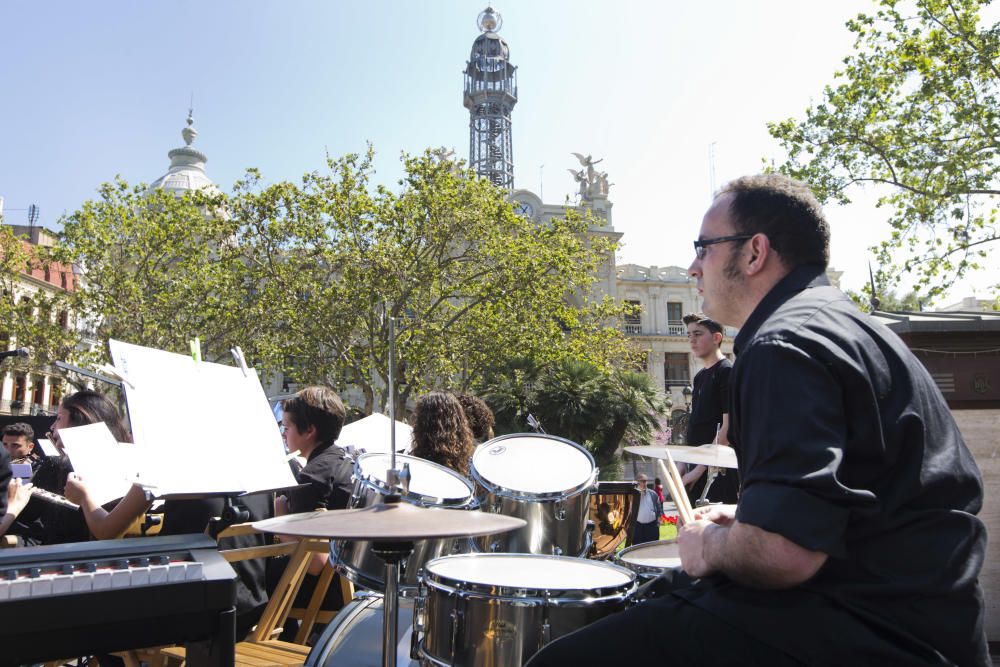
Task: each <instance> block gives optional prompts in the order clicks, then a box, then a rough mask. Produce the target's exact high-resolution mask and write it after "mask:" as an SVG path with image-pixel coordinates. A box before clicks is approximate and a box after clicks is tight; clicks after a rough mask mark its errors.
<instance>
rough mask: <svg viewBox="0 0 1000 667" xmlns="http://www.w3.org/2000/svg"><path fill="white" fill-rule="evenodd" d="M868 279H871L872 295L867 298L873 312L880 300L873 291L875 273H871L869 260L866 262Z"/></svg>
mask: <svg viewBox="0 0 1000 667" xmlns="http://www.w3.org/2000/svg"><path fill="white" fill-rule="evenodd" d="M868 280H870V281H871V288H872V295H871V298H870V299H869V300H868V303H870V304H871V306H872V312H874V311H876V310H878V307H879V306H880V305H881V303H882V302H881V301H879V298H878V294H877V293H876V292H875V274H874V273H872V263H871V262H868Z"/></svg>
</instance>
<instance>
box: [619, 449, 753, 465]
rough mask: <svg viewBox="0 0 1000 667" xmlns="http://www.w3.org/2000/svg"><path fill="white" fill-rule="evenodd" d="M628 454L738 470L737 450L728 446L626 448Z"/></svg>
mask: <svg viewBox="0 0 1000 667" xmlns="http://www.w3.org/2000/svg"><path fill="white" fill-rule="evenodd" d="M625 451H626V452H629V453H630V454H638V455H639V456H648V457H650V458H654V459H665V458H667V454H666V452H670V458H672V459H673V460H674V461H680V462H681V463H694V464H696V465H704V466H715V467H717V468H736V467H738V466H737V464H736V450H735V449H733V448H732V447H728V446H726V445H699V446H697V447H686V446H684V445H666V446H665V447H626V448H625Z"/></svg>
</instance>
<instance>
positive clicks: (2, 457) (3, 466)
mask: <svg viewBox="0 0 1000 667" xmlns="http://www.w3.org/2000/svg"><path fill="white" fill-rule="evenodd" d="M10 477H11V471H10V454H8V453H7V448H6V447H0V518H2V517H3V515H4V514H6V513H7V486H8V485H9V484H10Z"/></svg>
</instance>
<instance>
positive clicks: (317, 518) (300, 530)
mask: <svg viewBox="0 0 1000 667" xmlns="http://www.w3.org/2000/svg"><path fill="white" fill-rule="evenodd" d="M252 525H253V527H254V528H256V529H257V530H259V531H262V532H265V533H276V534H280V535H294V536H297V537H325V538H329V539H339V540H372V541H380V540H381V541H410V540H424V539H437V538H444V537H474V536H478V535H492V534H494V533H505V532H507V531H509V530H515V529H517V528H521V527H522V526H526V525H527V522H526V521H525V520H524V519H517V518H514V517H509V516H503V515H501V514H492V513H489V512H483V511H480V510H459V509H453V510H450V509H440V508H428V507H418V506H416V505H411V504H410V503H406V502H400V503H393V504H378V505H370V506H369V507H363V508H360V509H352V510H327V511H320V512H303V513H301V514H289V515H286V516H278V517H274V518H273V519H265V520H263V521H255V522H253V524H252Z"/></svg>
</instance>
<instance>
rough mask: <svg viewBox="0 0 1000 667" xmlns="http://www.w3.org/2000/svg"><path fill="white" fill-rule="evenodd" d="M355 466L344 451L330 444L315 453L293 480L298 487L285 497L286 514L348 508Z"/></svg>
mask: <svg viewBox="0 0 1000 667" xmlns="http://www.w3.org/2000/svg"><path fill="white" fill-rule="evenodd" d="M353 472H354V463H353V462H352V460H351V457H350V456H348V455H347V452H345V451H344V450H343V449H341V448H340V447H338V446H337V445H335V444H333V443H332V442H331V443H326V444H322V445H320V446H319V447H317V448H316V449H314V450H313V451H312V452H311V453H310V454H309V458H308V459H307V461H306V465H305V467H304V468H302V470H300V471H299V474H298V475H297V476H296V478H297V479H298V482H299V484H305V485H306V486H301V487H298V488H295V489H292V490H291V491H289V493H288V511H289V512H290V513H292V514H297V513H298V512H312V511H314V510H319V509H330V510H342V509H346V508H347V503H348V502H349V501H350V499H351V493H353V491H354V483H353V482H352V481H351V474H352V473H353Z"/></svg>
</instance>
